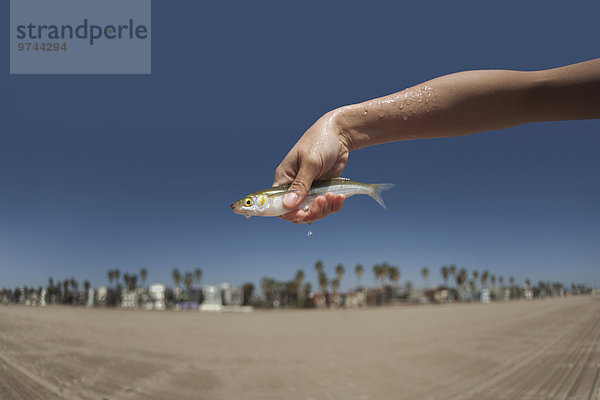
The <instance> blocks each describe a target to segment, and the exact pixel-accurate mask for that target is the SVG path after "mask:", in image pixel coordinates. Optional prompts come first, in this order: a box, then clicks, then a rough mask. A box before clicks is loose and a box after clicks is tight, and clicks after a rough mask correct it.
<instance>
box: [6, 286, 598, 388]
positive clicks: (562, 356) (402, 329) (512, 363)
mask: <svg viewBox="0 0 600 400" xmlns="http://www.w3.org/2000/svg"><path fill="white" fill-rule="evenodd" d="M599 374H600V298H598V297H579V298H563V299H551V300H544V301H530V302H526V301H520V302H511V303H496V304H487V305H484V304H456V305H446V306H410V307H395V308H386V309H367V310H355V311H350V310H338V311H315V310H311V311H257V312H254V313H249V314H226V313H223V314H202V313H198V312H148V311H125V310H111V309H84V308H70V307H60V306H53V307H45V308H42V307H23V306H3V307H1V308H0V398H2V399H233V398H243V399H284V398H285V399H315V400H320V399H471V398H472V399H561V400H567V399H582V400H584V399H585V400H598V399H600V377H599Z"/></svg>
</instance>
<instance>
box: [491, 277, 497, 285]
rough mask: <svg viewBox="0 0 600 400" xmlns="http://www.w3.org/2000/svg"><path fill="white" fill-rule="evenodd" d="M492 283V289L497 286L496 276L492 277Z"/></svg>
mask: <svg viewBox="0 0 600 400" xmlns="http://www.w3.org/2000/svg"><path fill="white" fill-rule="evenodd" d="M490 282H492V287H494V286H496V275H492V276H491V277H490Z"/></svg>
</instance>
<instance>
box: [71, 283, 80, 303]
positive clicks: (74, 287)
mask: <svg viewBox="0 0 600 400" xmlns="http://www.w3.org/2000/svg"><path fill="white" fill-rule="evenodd" d="M69 284H70V285H71V288H72V289H73V290H74V291H75V298H74V299H73V303H77V298H78V295H79V283H78V282H77V281H76V280H75V278H71V281H70V282H69Z"/></svg>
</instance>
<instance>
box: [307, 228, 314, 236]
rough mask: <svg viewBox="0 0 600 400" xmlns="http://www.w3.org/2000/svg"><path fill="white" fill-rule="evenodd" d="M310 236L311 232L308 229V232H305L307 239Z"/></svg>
mask: <svg viewBox="0 0 600 400" xmlns="http://www.w3.org/2000/svg"><path fill="white" fill-rule="evenodd" d="M312 235H313V232H312V231H311V230H310V229H309V230H308V232H306V236H309V237H310V236H312Z"/></svg>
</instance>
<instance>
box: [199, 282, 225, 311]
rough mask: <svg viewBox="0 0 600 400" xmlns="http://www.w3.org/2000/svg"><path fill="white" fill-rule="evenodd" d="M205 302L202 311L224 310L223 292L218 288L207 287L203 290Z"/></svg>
mask: <svg viewBox="0 0 600 400" xmlns="http://www.w3.org/2000/svg"><path fill="white" fill-rule="evenodd" d="M202 297H203V302H202V306H201V307H200V310H201V311H221V310H222V309H223V299H222V297H221V290H220V289H219V288H218V287H216V286H205V287H204V288H203V289H202Z"/></svg>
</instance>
